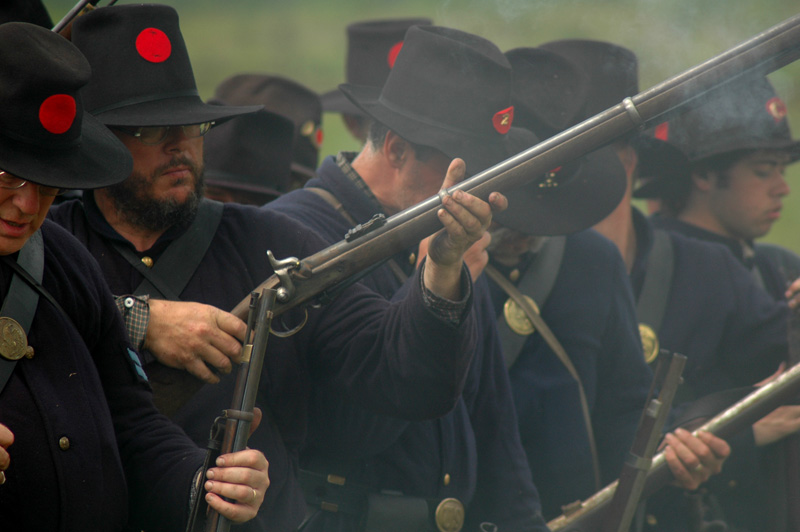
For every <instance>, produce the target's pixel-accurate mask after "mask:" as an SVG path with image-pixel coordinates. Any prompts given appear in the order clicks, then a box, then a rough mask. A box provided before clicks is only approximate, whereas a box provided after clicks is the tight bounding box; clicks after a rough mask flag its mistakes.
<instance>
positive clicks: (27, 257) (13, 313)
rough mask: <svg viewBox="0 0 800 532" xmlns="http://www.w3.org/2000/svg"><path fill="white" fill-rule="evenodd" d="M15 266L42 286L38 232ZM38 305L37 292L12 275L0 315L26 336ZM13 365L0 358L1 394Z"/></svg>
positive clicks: (26, 244)
mask: <svg viewBox="0 0 800 532" xmlns="http://www.w3.org/2000/svg"><path fill="white" fill-rule="evenodd" d="M10 260H11V259H9V262H10ZM14 265H15V266H18V267H19V268H22V269H23V270H24V271H26V272H27V273H28V274H29V275H30V276H31V278H32V280H34V281H35V283H36V285H38V286H41V283H42V278H43V276H44V242H43V240H42V232H41V231H36V232H35V233H34V234H33V235H32V236H31V238H30V239H28V241H27V242H26V243H25V245H24V246H23V247H22V249H21V250H20V252H19V255H18V258H17V261H16V263H15V264H14ZM15 270H16V268H15ZM42 290H44V288H42ZM47 295H48V296H49V295H50V294H49V293H48V294H47ZM51 297H52V296H51ZM38 304H39V294H38V293H37V290H36V289H35V288H34V287H33V286H31V284H30V283H28V282H26V280H24V279H23V278H22V277H21V276H20V274H19V273H16V272H15V273H14V275H12V278H11V285H10V286H9V288H8V294H6V298H5V301H3V307H2V308H0V316H3V317H8V318H12V319H13V320H15V321H16V322H17V323H19V324H20V325H21V326H22V328H23V329H24V331H25V334H26V335H27V334H28V332H29V331H30V329H31V324H33V317H34V315H35V314H36V307H37V306H38ZM57 308H59V309H60V308H61V307H60V305H57ZM16 364H17V361H16V360H7V359H5V358H2V357H0V391H2V390H3V388H5V385H6V383H7V382H8V379H9V378H11V373H12V372H13V371H14V367H15V366H16Z"/></svg>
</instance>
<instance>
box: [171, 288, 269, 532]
mask: <svg viewBox="0 0 800 532" xmlns="http://www.w3.org/2000/svg"><path fill="white" fill-rule="evenodd" d="M274 304H275V290H269V289H264V290H262V291H261V292H260V293H258V292H252V293H251V294H250V304H249V315H248V318H247V330H246V332H245V342H244V344H243V345H242V362H241V364H240V366H239V370H238V371H237V373H236V383H235V385H234V392H233V402H232V404H231V407H230V408H229V409H228V410H223V411H222V415H221V416H219V417H217V419H215V420H214V424H213V425H212V427H211V434H210V436H209V438H208V451H207V453H206V458H205V462H204V463H203V468H202V470H201V473H200V482H201V483H202V482H204V481H205V478H206V472H207V471H208V468H209V467H210V466H211V464H212V463H214V461H215V459H216V458H217V456H219V455H221V454H227V453H231V452H234V451H240V450H242V449H244V448H245V447H246V446H247V440H248V438H249V437H250V427H251V424H252V422H253V408H254V407H255V403H256V394H257V393H258V383H259V380H260V379H261V369H262V368H263V365H264V355H265V354H266V351H267V340H268V339H269V333H270V326H271V324H272V318H273V313H272V307H273V306H274ZM201 499H202V497H200V496H198V497H197V498H196V499H195V501H194V505H193V507H192V512H191V516H190V518H189V521H188V523H187V525H186V532H192V531H193V530H194V528H195V523H196V522H197V516H198V513H199V510H200V507H201V504H200V501H201ZM229 529H230V521H228V519H226V518H225V517H223V516H221V515H220V514H219V513H218V512H216V511H214V510H211V511H210V512H209V515H208V518H207V520H206V526H205V530H206V532H227V531H228V530H229Z"/></svg>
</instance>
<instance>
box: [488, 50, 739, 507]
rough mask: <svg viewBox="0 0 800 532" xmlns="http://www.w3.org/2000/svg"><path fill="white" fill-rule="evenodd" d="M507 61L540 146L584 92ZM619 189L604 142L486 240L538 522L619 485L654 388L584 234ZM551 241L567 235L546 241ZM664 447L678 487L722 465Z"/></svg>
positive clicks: (538, 190) (542, 66)
mask: <svg viewBox="0 0 800 532" xmlns="http://www.w3.org/2000/svg"><path fill="white" fill-rule="evenodd" d="M506 57H508V60H509V62H510V63H511V65H512V67H513V70H514V86H513V87H514V90H513V94H514V98H513V103H514V110H515V118H516V120H517V122H518V123H520V124H521V125H522V126H524V127H527V128H528V129H531V130H533V131H535V132H536V133H537V135H539V136H541V137H542V138H547V137H550V136H552V135H553V134H555V133H558V132H560V131H561V130H563V129H564V128H565V127H566V126H568V125H570V124H572V123H573V122H574V121H575V119H576V118H577V117H579V116H581V114H582V112H583V108H584V105H585V97H586V93H587V91H588V90H589V86H588V80H587V79H586V76H585V75H583V73H582V72H581V71H580V70H579V69H578V68H577V67H576V66H574V65H573V64H571V63H570V62H569V61H568V60H567V59H565V58H563V57H561V56H560V55H558V54H556V53H553V52H549V51H547V50H542V49H538V48H518V49H514V50H510V51H508V52H506ZM625 189H626V176H625V170H624V168H623V167H622V165H621V163H620V161H619V159H618V157H617V155H616V151H615V149H614V148H613V147H611V146H609V147H605V148H603V149H601V150H598V151H596V152H593V153H591V154H588V155H586V156H584V157H582V158H580V159H578V160H576V161H571V162H569V163H567V164H564V165H562V166H560V167H559V168H557V169H554V170H553V171H551V172H548V173H547V174H546V175H544V176H542V178H541V179H538V180H532V182H531V183H530V184H526V185H524V186H522V187H519V188H517V189H515V191H514V192H513V193H511V194H509V208H508V209H507V210H506V211H504V212H502V213H499V214H498V215H497V216H496V217H495V220H496V224H495V225H500V226H502V227H499V228H498V229H496V230H493V231H492V232H491V234H492V242H491V244H490V246H489V258H490V266H488V267H487V270H486V271H487V273H488V274H489V277H490V279H491V282H490V285H491V288H492V298H493V301H494V306H495V310H496V313H497V315H498V321H497V327H498V331H499V334H500V338H501V340H502V344H503V350H504V354H505V357H506V363H507V365H508V366H509V374H510V378H511V386H512V390H513V393H514V403H515V406H516V409H517V414H518V417H519V426H520V435H521V438H522V443H523V446H524V447H525V451H526V454H527V457H528V461H529V463H530V466H531V474H532V475H533V479H534V482H535V483H536V485H537V486H538V487H539V488H540V494H541V498H542V508H543V513H544V515H545V517H546V518H547V519H548V520H549V519H551V518H554V517H556V516H558V515H560V514H561V512H562V508H563V507H564V506H565V505H568V504H571V503H573V502H575V501H577V500H582V499H585V498H587V497H589V496H590V495H592V494H593V493H594V492H595V491H598V490H599V489H600V488H601V487H603V486H605V485H607V484H608V483H610V482H612V481H613V480H614V479H616V478H617V477H618V476H619V474H620V471H621V470H622V465H623V461H624V459H625V458H626V456H627V453H628V450H629V449H630V447H631V444H632V442H633V436H634V432H635V430H636V427H637V425H638V422H639V419H640V416H641V413H642V409H643V408H644V406H645V402H646V398H647V394H648V389H649V387H650V383H651V380H652V373H651V371H650V368H649V367H648V366H647V364H646V363H645V361H644V357H643V356H642V346H641V343H640V340H639V335H638V328H637V321H636V311H635V307H634V304H633V296H632V294H631V290H630V283H629V280H628V276H627V272H626V270H625V265H624V264H623V262H622V259H621V257H620V254H619V251H618V250H617V248H616V247H615V246H614V244H612V243H611V242H610V241H608V239H606V238H604V237H603V236H601V235H599V234H598V233H597V232H595V231H593V230H581V229H583V228H586V227H589V226H591V225H592V224H594V223H596V222H598V221H599V220H601V219H603V218H604V217H605V216H606V215H607V214H608V213H609V212H611V211H612V210H613V209H614V208H615V207H616V206H617V204H618V203H619V201H620V199H621V197H622V194H623V192H624V191H625ZM559 233H570V234H568V235H567V236H552V235H558V234H559ZM520 299H523V300H527V301H528V305H527V308H526V305H522V304H520V303H519V302H518V301H519V300H520ZM537 318H538V319H537ZM667 441H668V444H669V445H670V449H671V451H670V452H669V453H668V454H667V458H668V460H667V461H668V463H669V465H670V468H671V470H672V471H673V473H674V474H675V476H676V478H678V479H679V481H680V482H681V483H682V485H683V486H684V487H687V488H694V487H696V486H697V485H698V484H699V483H701V482H703V481H704V480H706V479H707V478H708V476H709V475H710V474H711V473H712V472H716V471H718V470H719V467H720V465H721V462H722V460H723V459H724V457H725V456H726V445H725V442H723V441H722V440H719V439H718V438H713V437H710V435H702V436H701V437H700V439H697V438H694V437H693V436H691V435H690V434H688V433H679V434H671V435H670V436H668V439H667ZM711 449H714V450H715V452H711ZM673 450H674V452H672V451H673ZM684 463H685V464H686V465H684ZM700 463H702V464H704V466H705V467H704V468H703V470H702V471H695V470H694V469H695V467H696V465H697V464H700Z"/></svg>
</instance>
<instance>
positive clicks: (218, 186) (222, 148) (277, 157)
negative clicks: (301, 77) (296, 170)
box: [203, 100, 294, 205]
mask: <svg viewBox="0 0 800 532" xmlns="http://www.w3.org/2000/svg"><path fill="white" fill-rule="evenodd" d="M208 103H223V102H219V101H218V100H210V101H209V102H208ZM293 142H294V124H293V123H292V121H291V120H289V119H288V118H286V117H285V116H282V115H279V114H275V113H270V112H269V111H256V112H255V113H250V114H247V115H244V116H240V117H237V118H236V120H228V121H227V122H224V123H222V124H220V125H217V126H214V127H213V128H211V130H209V132H208V133H206V135H205V137H204V141H203V151H204V154H205V174H204V176H205V183H206V186H205V197H207V198H209V199H212V200H217V201H221V202H223V203H228V202H236V203H242V204H244V205H264V204H265V203H268V202H270V201H272V200H273V199H275V198H277V197H278V196H280V195H281V194H285V193H286V192H288V191H289V190H290V187H291V170H292V144H293Z"/></svg>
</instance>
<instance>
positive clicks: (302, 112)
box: [214, 74, 323, 179]
mask: <svg viewBox="0 0 800 532" xmlns="http://www.w3.org/2000/svg"><path fill="white" fill-rule="evenodd" d="M214 98H216V99H219V100H221V101H223V102H225V103H227V104H230V105H253V104H262V105H263V106H264V109H265V110H267V111H271V112H273V113H278V114H281V115H283V116H286V117H288V118H290V119H291V120H292V121H293V122H294V143H293V144H292V147H291V152H292V171H294V172H298V173H300V174H303V175H305V176H306V179H308V178H311V177H313V176H314V175H315V171H316V168H317V163H318V162H319V149H320V146H321V145H322V140H323V133H322V103H321V102H320V99H319V95H318V94H317V93H316V92H314V91H313V90H311V89H309V88H308V87H306V86H304V85H302V84H301V83H298V82H296V81H294V80H291V79H288V78H285V77H282V76H275V75H271V74H236V75H234V76H231V77H229V78H228V79H226V80H225V81H223V82H222V83H220V84H219V86H218V87H217V89H216V92H215V94H214Z"/></svg>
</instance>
